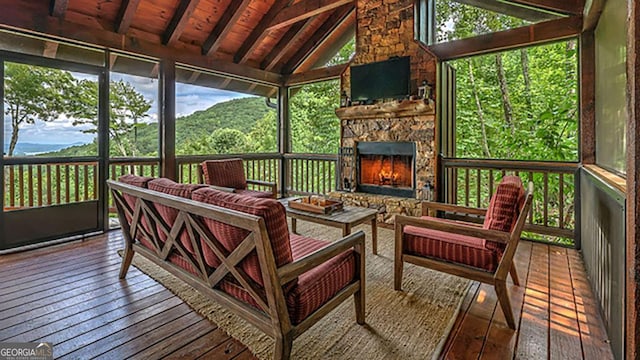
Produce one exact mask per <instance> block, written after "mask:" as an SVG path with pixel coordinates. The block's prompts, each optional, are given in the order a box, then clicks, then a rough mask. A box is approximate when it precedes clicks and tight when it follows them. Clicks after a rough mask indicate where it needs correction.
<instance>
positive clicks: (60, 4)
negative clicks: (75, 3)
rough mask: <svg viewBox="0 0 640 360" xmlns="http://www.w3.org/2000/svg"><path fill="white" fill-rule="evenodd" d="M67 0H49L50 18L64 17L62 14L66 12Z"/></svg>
mask: <svg viewBox="0 0 640 360" xmlns="http://www.w3.org/2000/svg"><path fill="white" fill-rule="evenodd" d="M68 5H69V0H51V4H50V11H49V13H50V14H51V16H55V17H59V18H61V17H64V13H65V12H66V11H67V6H68Z"/></svg>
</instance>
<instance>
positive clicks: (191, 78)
mask: <svg viewBox="0 0 640 360" xmlns="http://www.w3.org/2000/svg"><path fill="white" fill-rule="evenodd" d="M200 74H202V73H201V72H200V71H194V72H192V73H191V76H189V80H187V83H189V84H193V83H195V82H196V80H198V78H199V77H200Z"/></svg>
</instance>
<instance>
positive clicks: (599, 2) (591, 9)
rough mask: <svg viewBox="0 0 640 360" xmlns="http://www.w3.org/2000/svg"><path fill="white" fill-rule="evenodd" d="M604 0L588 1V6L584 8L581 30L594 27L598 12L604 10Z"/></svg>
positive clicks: (600, 12) (596, 23) (596, 22)
mask: <svg viewBox="0 0 640 360" xmlns="http://www.w3.org/2000/svg"><path fill="white" fill-rule="evenodd" d="M605 2H606V0H593V1H591V2H590V3H589V6H588V7H585V9H584V23H583V24H582V30H583V31H589V30H593V29H595V28H596V26H597V25H598V20H600V14H602V10H604V3H605Z"/></svg>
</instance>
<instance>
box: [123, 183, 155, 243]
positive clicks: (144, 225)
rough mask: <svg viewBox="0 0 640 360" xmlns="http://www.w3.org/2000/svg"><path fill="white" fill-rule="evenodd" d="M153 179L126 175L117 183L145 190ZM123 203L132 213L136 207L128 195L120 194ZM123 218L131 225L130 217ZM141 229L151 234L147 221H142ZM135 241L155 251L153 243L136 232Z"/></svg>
mask: <svg viewBox="0 0 640 360" xmlns="http://www.w3.org/2000/svg"><path fill="white" fill-rule="evenodd" d="M153 179H154V178H152V177H148V176H138V175H133V174H126V175H122V176H120V177H119V178H118V181H120V182H122V183H125V184H127V185H132V186H137V187H141V188H144V189H146V188H147V184H148V183H149V181H151V180H153ZM122 195H123V196H122V197H123V198H124V201H125V202H126V203H127V205H129V207H130V208H131V211H133V210H134V209H135V206H136V198H135V197H133V196H131V195H128V194H122ZM125 217H126V219H127V221H128V222H129V224H131V216H129V215H126V214H125ZM142 227H143V228H144V229H145V230H146V231H147V232H148V233H151V231H150V228H151V227H150V226H149V225H148V224H147V221H146V220H145V219H142ZM136 239H138V241H140V243H141V244H142V245H144V246H146V247H147V248H149V249H151V250H153V249H155V247H154V246H153V243H152V242H151V240H150V239H147V237H146V236H144V235H142V234H141V233H139V232H138V235H136Z"/></svg>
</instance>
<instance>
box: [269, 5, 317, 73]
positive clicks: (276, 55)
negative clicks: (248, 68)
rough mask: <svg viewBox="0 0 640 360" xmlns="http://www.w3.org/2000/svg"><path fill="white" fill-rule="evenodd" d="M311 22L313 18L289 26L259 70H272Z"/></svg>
mask: <svg viewBox="0 0 640 360" xmlns="http://www.w3.org/2000/svg"><path fill="white" fill-rule="evenodd" d="M313 20H314V18H311V19H307V21H305V22H299V23H297V24H293V25H291V27H290V28H289V30H287V32H286V33H285V34H284V35H283V36H282V38H280V41H278V43H277V44H276V46H274V47H273V49H271V51H270V52H269V54H268V55H267V56H266V58H265V59H264V61H262V63H261V68H263V69H265V70H273V68H275V66H276V64H278V62H279V61H280V60H282V57H283V56H284V55H285V54H286V53H287V52H289V51H290V50H291V48H292V47H293V46H294V45H296V43H297V40H298V39H300V37H301V36H302V34H303V33H304V30H305V29H306V28H308V27H309V26H310V25H311V23H312V22H313Z"/></svg>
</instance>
